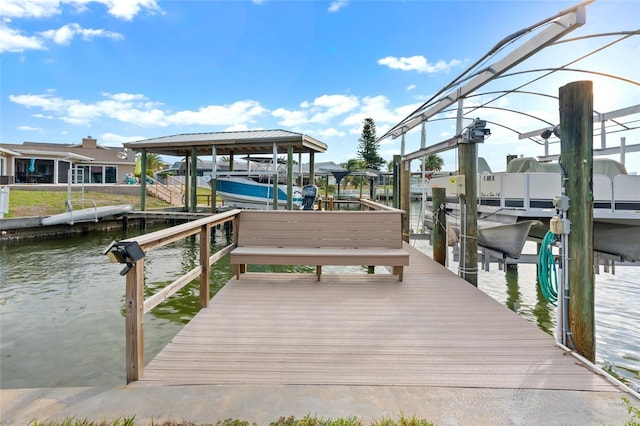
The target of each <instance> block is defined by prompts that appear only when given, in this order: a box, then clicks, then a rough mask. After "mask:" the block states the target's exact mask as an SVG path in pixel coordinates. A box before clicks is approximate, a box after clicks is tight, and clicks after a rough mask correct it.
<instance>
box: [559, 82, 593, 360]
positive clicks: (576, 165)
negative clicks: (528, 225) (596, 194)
mask: <svg viewBox="0 0 640 426" xmlns="http://www.w3.org/2000/svg"><path fill="white" fill-rule="evenodd" d="M560 141H561V142H560V146H561V154H560V162H561V164H562V168H563V169H564V171H565V172H566V174H567V176H566V178H567V179H566V193H567V196H568V197H569V210H568V212H567V217H568V219H569V222H570V224H571V232H570V233H569V237H568V240H569V243H568V244H569V247H568V256H569V267H568V276H569V280H568V281H569V282H568V283H565V285H568V288H569V309H568V315H569V330H570V333H571V336H572V338H573V343H574V345H575V349H576V350H577V351H578V353H580V354H581V355H582V356H584V357H585V358H587V359H589V360H591V361H594V360H595V341H594V328H595V325H594V283H595V275H594V270H593V180H592V179H593V178H592V176H593V83H592V82H591V81H576V82H573V83H569V84H567V85H566V86H563V87H561V88H560Z"/></svg>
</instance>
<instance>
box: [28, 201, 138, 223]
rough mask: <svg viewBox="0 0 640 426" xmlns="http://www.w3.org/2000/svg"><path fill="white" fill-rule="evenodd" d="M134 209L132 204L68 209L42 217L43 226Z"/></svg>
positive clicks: (90, 219) (86, 219) (84, 220)
mask: <svg viewBox="0 0 640 426" xmlns="http://www.w3.org/2000/svg"><path fill="white" fill-rule="evenodd" d="M134 210H135V206H134V205H133V204H121V205H117V206H102V207H90V208H87V209H81V210H69V211H67V212H64V213H60V214H55V215H53V216H49V217H45V218H42V220H41V222H40V223H41V224H42V225H43V226H49V225H61V224H65V223H67V224H70V225H73V224H74V223H75V222H87V221H93V222H97V221H98V219H99V218H101V217H105V216H114V215H118V214H123V213H129V212H132V211H134Z"/></svg>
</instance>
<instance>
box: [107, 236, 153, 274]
mask: <svg viewBox="0 0 640 426" xmlns="http://www.w3.org/2000/svg"><path fill="white" fill-rule="evenodd" d="M102 254H104V255H105V256H107V257H108V258H109V260H110V261H111V262H112V263H125V264H126V266H125V267H124V268H123V269H122V271H120V275H123V276H124V275H127V272H129V271H130V270H131V268H132V267H133V264H134V263H135V262H137V261H138V260H140V259H142V258H144V251H142V248H141V247H140V244H138V243H137V242H136V241H130V242H117V241H113V242H112V243H111V244H109V245H108V246H107V248H106V249H104V251H103V252H102Z"/></svg>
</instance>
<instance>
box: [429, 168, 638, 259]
mask: <svg viewBox="0 0 640 426" xmlns="http://www.w3.org/2000/svg"><path fill="white" fill-rule="evenodd" d="M516 160H517V161H516ZM516 160H512V162H511V163H509V167H508V168H507V171H506V172H500V173H487V172H484V173H482V174H480V175H479V179H478V216H479V218H488V219H490V220H493V221H496V222H500V223H517V222H521V221H525V220H539V221H540V222H541V223H542V224H541V225H534V226H532V227H531V229H530V231H529V237H531V238H532V239H536V240H540V239H542V238H543V237H544V235H545V233H546V232H547V231H548V229H549V220H550V219H551V218H552V217H553V216H554V215H556V209H555V207H554V204H553V200H554V197H557V196H559V195H560V194H561V193H562V191H561V185H562V179H561V174H560V173H557V172H548V171H546V170H553V169H554V167H553V165H549V164H547V165H543V164H541V163H539V162H538V161H537V160H536V159H534V158H519V159H516ZM593 161H594V163H593V164H594V165H593V195H594V202H593V233H594V238H593V239H594V250H595V251H596V252H599V253H604V254H609V255H613V256H615V257H618V258H620V259H621V260H627V261H640V244H638V241H640V191H639V190H638V188H640V175H629V174H627V173H626V171H625V168H624V166H623V165H622V164H620V163H618V162H617V161H614V160H611V159H607V158H594V160H593ZM556 169H557V167H556ZM449 180H450V176H443V177H434V178H432V179H431V182H430V187H429V188H431V187H434V186H439V187H444V188H447V187H449V186H448V185H449ZM430 202H431V191H430V189H429V191H428V194H427V205H429V206H430ZM569 203H571V201H569ZM457 206H458V198H457V197H456V196H455V195H451V194H448V195H447V207H448V208H450V209H452V210H457ZM428 208H429V207H428ZM570 208H571V206H570ZM574 208H575V207H574Z"/></svg>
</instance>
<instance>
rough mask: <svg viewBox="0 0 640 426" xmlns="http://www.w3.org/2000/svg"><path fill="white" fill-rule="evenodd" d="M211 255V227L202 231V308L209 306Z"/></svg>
mask: <svg viewBox="0 0 640 426" xmlns="http://www.w3.org/2000/svg"><path fill="white" fill-rule="evenodd" d="M210 254H211V227H209V226H208V225H203V226H202V228H201V229H200V308H206V307H207V306H209V274H210V270H211V267H210V266H209V255H210Z"/></svg>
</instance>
